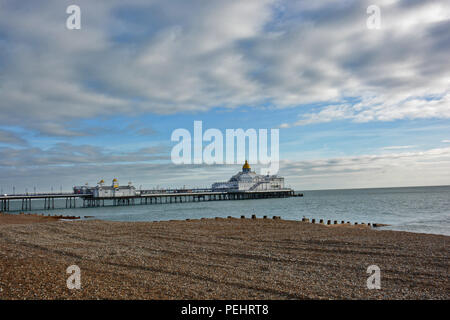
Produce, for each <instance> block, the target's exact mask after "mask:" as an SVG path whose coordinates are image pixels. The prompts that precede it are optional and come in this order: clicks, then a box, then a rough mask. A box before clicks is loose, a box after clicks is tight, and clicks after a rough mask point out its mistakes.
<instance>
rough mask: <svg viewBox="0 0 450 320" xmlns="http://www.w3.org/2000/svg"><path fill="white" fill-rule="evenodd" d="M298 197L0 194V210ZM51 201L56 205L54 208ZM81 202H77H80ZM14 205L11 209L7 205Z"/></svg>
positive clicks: (202, 192) (201, 192)
mask: <svg viewBox="0 0 450 320" xmlns="http://www.w3.org/2000/svg"><path fill="white" fill-rule="evenodd" d="M295 196H302V194H296V193H295V192H294V190H292V189H280V190H263V191H213V190H212V189H191V190H184V189H180V190H176V189H172V190H139V191H138V193H137V194H136V195H134V196H123V197H94V196H93V195H92V194H75V193H42V194H17V195H1V196H0V211H4V212H6V211H30V210H42V209H43V210H50V209H63V208H76V207H77V200H79V201H78V207H81V208H88V207H103V206H124V205H150V204H163V203H184V202H200V201H221V200H247V199H267V198H287V197H295ZM55 199H56V200H59V201H57V204H56V206H55ZM80 200H81V201H80ZM12 203H13V204H14V205H12V206H11V204H12Z"/></svg>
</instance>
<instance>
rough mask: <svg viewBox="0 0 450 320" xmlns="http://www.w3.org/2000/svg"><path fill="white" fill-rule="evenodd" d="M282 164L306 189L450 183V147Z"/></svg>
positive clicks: (284, 171) (283, 171)
mask: <svg viewBox="0 0 450 320" xmlns="http://www.w3.org/2000/svg"><path fill="white" fill-rule="evenodd" d="M280 167H281V170H280V174H281V175H284V176H285V177H286V181H287V182H288V183H290V184H292V185H293V186H295V187H296V188H302V189H305V190H306V189H309V190H311V189H334V188H338V189H342V188H368V187H398V186H418V185H448V181H450V180H449V179H450V148H436V149H428V150H425V151H416V152H397V153H389V154H372V155H361V156H354V157H342V158H333V159H323V160H322V159H318V160H311V161H283V162H282V163H281V165H280Z"/></svg>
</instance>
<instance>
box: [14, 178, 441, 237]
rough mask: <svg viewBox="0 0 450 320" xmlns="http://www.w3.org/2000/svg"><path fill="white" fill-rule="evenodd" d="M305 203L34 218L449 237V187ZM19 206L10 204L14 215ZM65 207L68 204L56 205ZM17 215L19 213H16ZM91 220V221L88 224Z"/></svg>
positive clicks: (81, 211) (350, 194)
mask: <svg viewBox="0 0 450 320" xmlns="http://www.w3.org/2000/svg"><path fill="white" fill-rule="evenodd" d="M298 192H301V193H303V197H292V198H278V199H258V200H226V201H205V202H186V203H168V204H151V205H135V206H119V207H97V208H80V207H81V206H82V202H81V201H80V202H77V207H78V208H71V209H55V210H42V209H39V208H43V207H44V205H43V203H42V204H40V203H39V201H40V200H36V201H33V208H36V209H33V210H32V212H36V213H43V214H46V215H47V214H50V215H60V214H62V215H67V216H72V215H74V216H81V217H82V219H92V218H91V217H93V218H95V219H101V220H111V221H156V220H184V219H199V218H214V217H227V216H234V217H240V216H241V215H245V216H247V217H250V216H251V215H253V214H255V215H256V216H257V217H262V216H265V215H266V216H268V217H272V216H281V218H282V219H286V220H301V219H302V218H303V217H306V218H309V219H313V218H314V219H316V220H317V221H318V220H319V219H324V220H325V221H326V220H332V221H334V220H338V221H339V222H340V221H342V220H344V221H350V222H352V223H355V222H358V223H362V222H364V223H369V222H370V223H379V224H387V225H389V226H386V227H382V228H380V229H385V230H400V231H408V232H417V233H433V234H442V235H448V236H450V186H436V187H407V188H376V189H346V190H318V191H301V190H299V191H298ZM14 206H17V208H18V206H19V203H16V204H11V209H13V208H14ZM55 206H57V207H64V206H65V201H64V200H61V201H60V203H58V200H57V201H55ZM15 213H17V211H16V212H15ZM85 217H86V218H85Z"/></svg>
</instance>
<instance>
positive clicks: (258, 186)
mask: <svg viewBox="0 0 450 320" xmlns="http://www.w3.org/2000/svg"><path fill="white" fill-rule="evenodd" d="M212 189H213V191H266V190H267V191H270V190H281V189H284V178H283V177H279V176H277V175H261V174H257V173H256V172H255V171H252V170H251V168H250V165H249V164H248V162H247V160H245V164H244V166H243V167H242V171H241V172H238V173H237V174H235V175H234V176H232V177H231V178H230V180H228V181H227V182H216V183H213V185H212Z"/></svg>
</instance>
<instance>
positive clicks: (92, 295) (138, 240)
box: [0, 217, 450, 300]
mask: <svg viewBox="0 0 450 320" xmlns="http://www.w3.org/2000/svg"><path fill="white" fill-rule="evenodd" d="M17 219H18V220H17V221H16V222H14V221H12V220H11V218H9V223H3V222H2V221H6V220H7V218H5V217H0V299H282V300H284V299H446V300H447V299H449V298H450V295H449V284H448V270H449V266H450V264H449V261H448V254H449V250H448V241H449V237H448V236H444V235H430V234H418V233H408V232H400V231H385V230H384V231H381V230H376V229H374V228H370V227H367V226H353V225H338V226H336V225H331V226H327V225H318V224H312V223H307V222H301V221H289V220H283V219H261V218H258V219H240V218H239V219H238V218H228V219H227V218H216V219H199V220H190V221H160V222H111V221H100V220H90V221H86V220H82V221H79V220H73V221H55V220H52V219H48V218H47V219H46V220H45V221H40V222H42V223H35V222H37V221H36V220H39V219H32V220H33V221H29V222H28V223H19V222H18V221H19V220H20V219H21V218H17ZM22 219H23V218H22ZM42 219H45V218H42ZM11 221H12V222H11ZM71 265H77V266H78V267H79V268H80V270H81V288H80V289H72V290H70V289H68V288H67V285H66V281H67V278H68V277H69V274H67V273H66V269H67V268H68V267H69V266H71ZM370 265H377V266H378V267H379V268H380V272H381V289H372V290H369V289H368V288H367V278H368V277H369V274H368V273H367V268H368V266H370Z"/></svg>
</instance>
